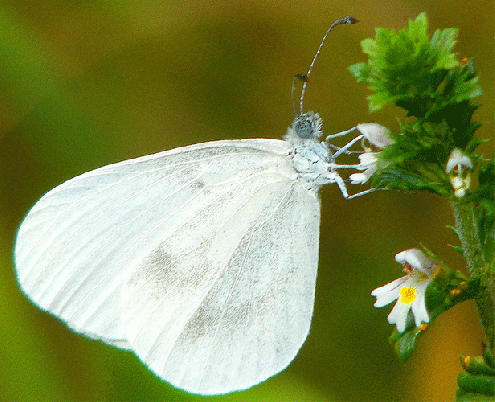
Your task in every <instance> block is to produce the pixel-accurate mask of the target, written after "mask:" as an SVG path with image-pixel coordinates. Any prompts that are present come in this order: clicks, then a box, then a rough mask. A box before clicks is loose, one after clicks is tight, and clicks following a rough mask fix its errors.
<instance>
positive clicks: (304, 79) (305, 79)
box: [294, 74, 309, 82]
mask: <svg viewBox="0 0 495 402" xmlns="http://www.w3.org/2000/svg"><path fill="white" fill-rule="evenodd" d="M294 78H297V79H298V80H299V81H301V82H309V77H308V76H307V75H306V74H296V75H295V76H294Z"/></svg>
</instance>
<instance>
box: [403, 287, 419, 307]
mask: <svg viewBox="0 0 495 402" xmlns="http://www.w3.org/2000/svg"><path fill="white" fill-rule="evenodd" d="M416 297H417V296H416V288H411V287H403V288H402V289H401V290H400V302H401V303H403V304H410V303H412V302H413V301H414V300H416Z"/></svg>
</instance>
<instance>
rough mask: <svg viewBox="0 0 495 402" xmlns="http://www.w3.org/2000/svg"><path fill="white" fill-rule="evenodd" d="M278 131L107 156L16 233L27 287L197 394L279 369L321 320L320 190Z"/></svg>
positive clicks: (40, 206) (75, 322)
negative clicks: (317, 311)
mask: <svg viewBox="0 0 495 402" xmlns="http://www.w3.org/2000/svg"><path fill="white" fill-rule="evenodd" d="M289 152H290V146H289V144H288V143H287V142H285V141H280V140H265V139H261V140H239V141H218V142H213V143H205V144H196V145H192V146H189V147H184V148H177V149H174V150H171V151H166V152H162V153H159V154H155V155H150V156H145V157H142V158H138V159H134V160H128V161H124V162H121V163H118V164H114V165H108V166H105V167H103V168H100V169H96V170H94V171H91V172H88V173H85V174H83V175H81V176H78V177H76V178H74V179H71V180H69V181H67V182H65V183H63V184H62V185H60V186H58V187H56V188H55V189H53V190H52V191H50V192H49V193H47V194H46V195H45V196H44V197H42V198H41V200H40V201H39V202H38V203H37V204H36V205H35V206H34V207H33V208H32V210H31V211H30V212H29V214H28V216H27V217H26V219H25V220H24V222H23V223H22V225H21V227H20V229H19V233H18V237H17V242H16V251H15V258H16V267H17V273H18V278H19V282H20V284H21V286H22V288H23V289H24V291H25V292H26V293H27V294H28V296H29V297H30V298H31V299H32V300H33V301H34V302H36V303H37V304H38V305H40V306H41V307H42V308H43V309H45V310H48V311H50V312H52V313H54V314H56V315H57V316H59V317H60V318H62V319H63V320H64V321H66V322H67V324H68V325H69V326H71V327H72V328H74V329H75V330H77V331H79V332H82V333H85V334H87V335H89V336H91V337H95V338H99V339H102V340H104V341H106V342H108V343H112V344H116V345H118V346H120V347H129V348H131V349H133V350H135V352H136V353H137V354H138V355H139V356H140V358H141V359H142V360H143V361H144V362H145V363H146V364H148V365H149V366H150V367H151V368H152V369H153V371H155V372H156V373H157V374H158V375H160V376H161V377H162V378H164V379H166V380H168V381H170V382H172V383H173V384H174V385H176V386H178V387H181V388H184V389H187V390H189V391H192V392H197V393H223V392H229V391H232V390H234V389H243V388H246V387H249V386H251V385H253V384H256V383H257V382H260V381H262V380H264V379H266V378H267V377H269V376H271V375H273V374H275V373H276V372H278V371H280V370H282V369H283V368H284V367H285V366H287V364H288V363H289V362H290V361H291V360H292V359H293V357H294V356H295V354H296V353H297V350H298V349H299V348H300V346H301V344H302V343H303V341H304V339H305V337H306V335H307V332H308V330H309V324H310V320H311V314H312V308H313V299H314V285H315V278H316V269H317V261H318V225H319V200H318V197H317V194H316V190H315V189H314V188H312V187H311V186H310V185H309V184H308V183H307V182H306V181H305V180H303V179H301V178H300V177H299V176H298V174H297V173H296V172H295V170H294V169H293V167H292V165H291V163H290V159H289V157H288V154H289Z"/></svg>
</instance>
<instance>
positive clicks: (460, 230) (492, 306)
mask: <svg viewBox="0 0 495 402" xmlns="http://www.w3.org/2000/svg"><path fill="white" fill-rule="evenodd" d="M450 206H451V208H452V211H453V213H454V218H455V224H456V232H457V235H458V236H459V240H460V242H461V247H462V250H463V252H464V258H465V259H466V262H467V269H468V272H469V275H470V276H475V275H477V276H480V275H481V276H483V273H484V267H485V259H484V256H483V253H482V251H481V250H482V248H481V243H480V240H479V237H478V230H477V225H476V219H475V216H474V208H475V207H474V205H473V203H470V202H462V201H460V200H454V201H451V203H450ZM483 279H484V281H483V285H484V287H483V289H482V290H481V291H480V292H479V294H478V297H477V298H476V304H477V306H478V314H479V316H480V321H481V325H482V327H483V331H484V332H485V336H486V340H487V342H488V345H489V346H490V349H491V350H495V283H494V281H493V279H492V278H483Z"/></svg>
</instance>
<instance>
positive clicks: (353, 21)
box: [292, 16, 359, 116]
mask: <svg viewBox="0 0 495 402" xmlns="http://www.w3.org/2000/svg"><path fill="white" fill-rule="evenodd" d="M358 22H359V20H357V19H356V18H354V17H349V16H347V17H344V18H341V19H340V20H337V21H335V22H334V23H333V24H332V25H330V28H328V31H327V32H326V34H325V36H324V37H323V39H322V41H321V43H320V46H319V47H318V50H317V51H316V54H315V57H313V61H312V62H311V64H310V65H309V70H308V72H307V73H306V74H298V75H296V76H295V77H294V80H293V81H292V106H293V107H294V113H295V114H296V116H297V115H298V113H297V111H296V107H295V105H294V84H295V81H296V79H299V80H301V81H303V86H302V89H301V99H300V100H299V109H300V114H302V113H303V100H304V93H305V92H306V84H307V83H308V81H309V75H310V74H311V71H312V70H313V66H314V65H315V62H316V59H317V58H318V55H319V54H320V51H321V48H322V47H323V44H324V43H325V41H326V40H327V36H328V34H329V33H330V31H331V30H332V29H333V28H334V27H336V26H337V25H343V24H356V23H358Z"/></svg>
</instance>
